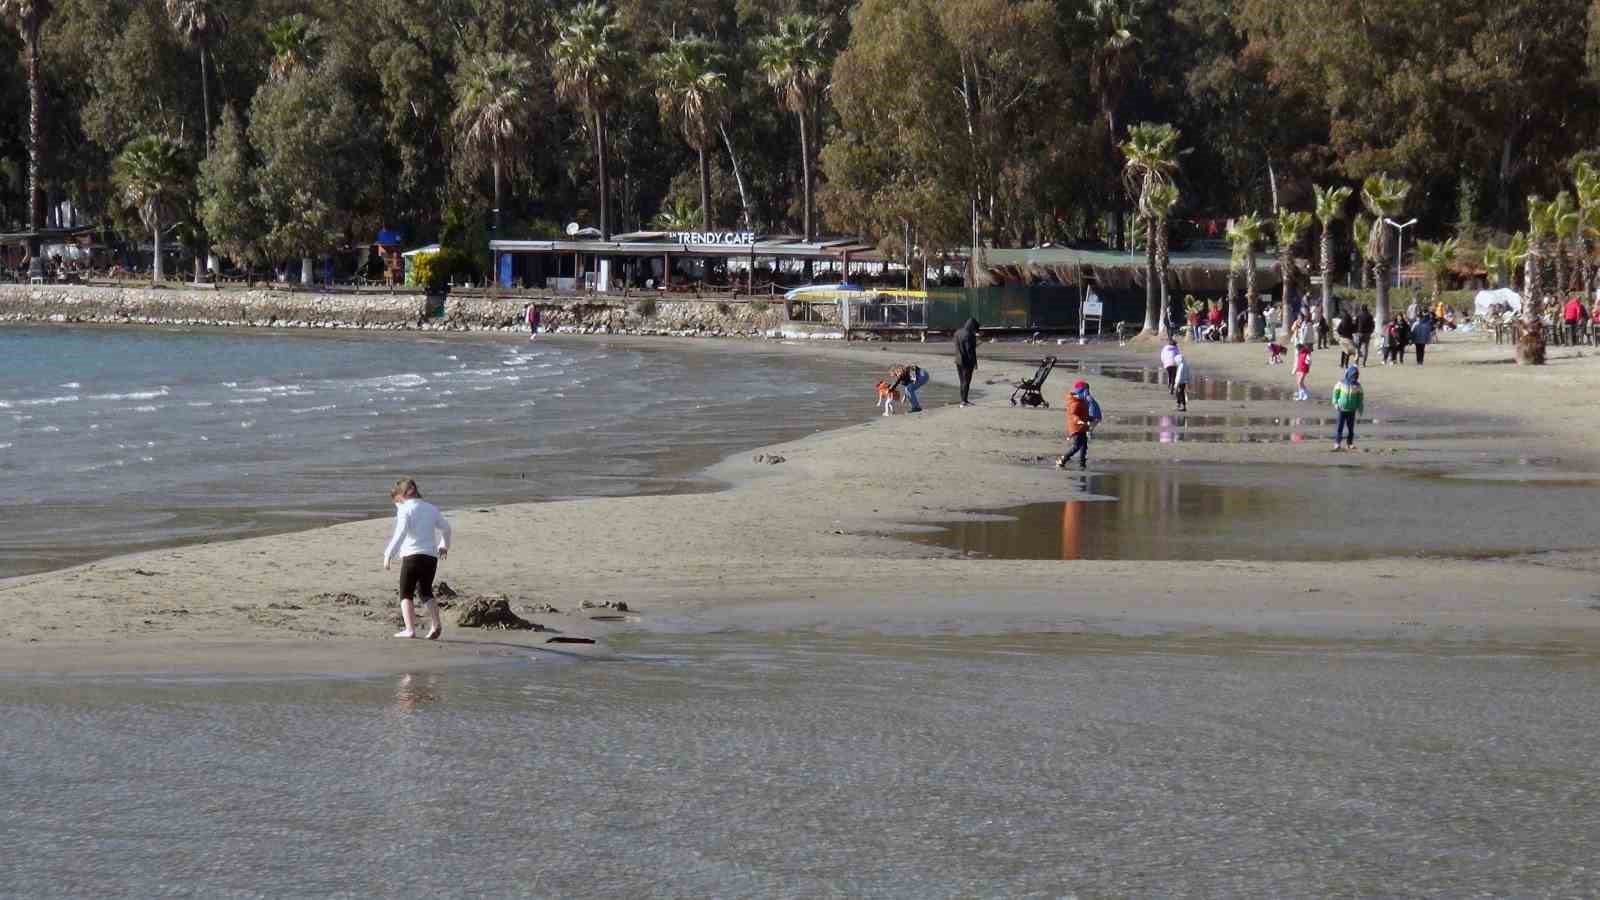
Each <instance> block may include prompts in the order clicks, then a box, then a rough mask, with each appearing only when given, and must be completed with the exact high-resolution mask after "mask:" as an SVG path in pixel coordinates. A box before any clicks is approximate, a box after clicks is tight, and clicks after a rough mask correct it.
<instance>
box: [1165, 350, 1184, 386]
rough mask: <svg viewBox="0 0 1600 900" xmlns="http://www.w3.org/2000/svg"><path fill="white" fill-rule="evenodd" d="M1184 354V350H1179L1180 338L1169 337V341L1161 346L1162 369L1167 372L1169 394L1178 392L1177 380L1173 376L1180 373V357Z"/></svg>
mask: <svg viewBox="0 0 1600 900" xmlns="http://www.w3.org/2000/svg"><path fill="white" fill-rule="evenodd" d="M1182 355H1183V354H1182V352H1180V351H1179V350H1178V339H1177V338H1175V337H1169V338H1167V343H1166V344H1165V345H1164V346H1162V348H1161V369H1162V371H1163V372H1165V373H1166V378H1167V393H1169V394H1172V393H1176V392H1177V382H1175V381H1174V380H1173V377H1174V376H1176V375H1177V374H1178V357H1180V356H1182Z"/></svg>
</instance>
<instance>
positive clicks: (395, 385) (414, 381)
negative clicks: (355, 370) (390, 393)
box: [356, 372, 428, 390]
mask: <svg viewBox="0 0 1600 900" xmlns="http://www.w3.org/2000/svg"><path fill="white" fill-rule="evenodd" d="M427 383H428V379H426V378H423V377H422V376H421V375H418V374H417V373H415V372H407V373H405V374H403V375H384V376H381V377H378V378H364V379H362V380H360V381H357V382H356V384H359V385H363V386H366V387H375V388H377V389H379V390H399V389H401V388H413V387H421V386H422V385H425V384H427Z"/></svg>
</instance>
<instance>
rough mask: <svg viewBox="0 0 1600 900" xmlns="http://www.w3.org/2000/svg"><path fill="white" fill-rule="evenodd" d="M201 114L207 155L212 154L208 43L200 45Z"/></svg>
mask: <svg viewBox="0 0 1600 900" xmlns="http://www.w3.org/2000/svg"><path fill="white" fill-rule="evenodd" d="M200 115H201V116H202V117H203V118H204V119H205V126H206V140H205V145H204V146H205V150H206V153H205V155H206V156H210V155H211V86H210V85H209V84H208V83H207V81H206V45H205V44H203V43H202V44H201V45H200Z"/></svg>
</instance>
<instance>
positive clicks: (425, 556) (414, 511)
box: [383, 478, 450, 641]
mask: <svg viewBox="0 0 1600 900" xmlns="http://www.w3.org/2000/svg"><path fill="white" fill-rule="evenodd" d="M389 499H390V500H393V501H394V506H395V511H394V536H393V537H391V538H389V546H387V547H385V548H384V550H383V568H384V570H385V571H387V570H388V568H389V566H390V565H391V564H392V563H393V562H394V561H395V559H396V558H398V559H399V560H400V618H401V619H403V620H405V625H406V627H405V630H404V631H401V632H399V633H397V634H396V635H395V637H397V638H413V637H416V636H417V622H416V613H415V611H414V610H413V608H412V600H413V598H418V597H420V598H421V599H422V602H423V604H424V605H425V606H426V607H427V608H428V621H429V624H430V625H432V626H433V627H432V630H430V631H429V632H428V640H430V641H436V640H438V639H439V635H440V634H443V633H444V626H443V625H442V624H441V623H440V621H439V604H437V603H435V602H434V599H433V576H434V575H435V574H437V573H438V570H439V560H441V559H443V558H444V557H445V556H446V555H448V554H449V553H450V521H449V520H448V519H446V518H445V517H444V513H442V512H440V511H439V507H437V506H434V505H433V504H432V503H429V502H428V501H426V500H424V499H422V492H421V491H419V490H417V483H416V481H414V480H412V479H410V478H402V479H400V480H399V481H396V482H395V483H394V490H392V491H390V492H389Z"/></svg>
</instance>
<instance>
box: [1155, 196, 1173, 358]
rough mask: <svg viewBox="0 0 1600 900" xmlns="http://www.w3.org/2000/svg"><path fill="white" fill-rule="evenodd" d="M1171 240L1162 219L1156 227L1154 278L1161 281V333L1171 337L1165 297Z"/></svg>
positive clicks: (1168, 304) (1170, 322) (1170, 316)
mask: <svg viewBox="0 0 1600 900" xmlns="http://www.w3.org/2000/svg"><path fill="white" fill-rule="evenodd" d="M1170 240H1171V238H1170V237H1169V236H1168V235H1167V221H1166V220H1165V219H1162V220H1161V222H1160V223H1159V224H1158V225H1157V227H1156V277H1157V278H1159V279H1161V333H1162V334H1163V335H1165V336H1166V337H1172V319H1173V316H1172V306H1171V305H1170V300H1169V298H1168V296H1167V269H1168V267H1169V263H1170V262H1171V261H1172V256H1171V252H1170V250H1171V248H1170V247H1169V243H1170Z"/></svg>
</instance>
